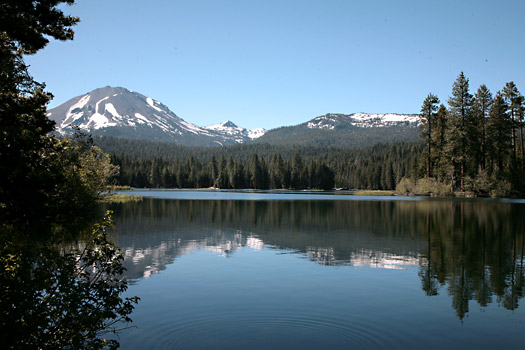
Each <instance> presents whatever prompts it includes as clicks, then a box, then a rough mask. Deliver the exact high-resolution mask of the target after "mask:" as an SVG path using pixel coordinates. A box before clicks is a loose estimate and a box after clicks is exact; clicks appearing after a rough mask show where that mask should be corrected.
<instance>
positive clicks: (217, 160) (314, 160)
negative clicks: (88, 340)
mask: <svg viewBox="0 0 525 350" xmlns="http://www.w3.org/2000/svg"><path fill="white" fill-rule="evenodd" d="M97 144H98V145H99V146H100V147H101V148H102V149H104V151H106V152H108V153H112V160H113V162H114V163H115V164H117V165H118V166H119V167H120V169H121V172H120V175H119V176H118V178H117V182H118V184H119V185H127V186H132V187H165V188H208V187H217V188H224V189H241V188H256V189H307V188H308V189H332V188H349V189H355V188H359V189H376V190H382V189H385V190H387V189H393V188H395V186H396V184H397V183H398V182H399V181H400V180H401V179H402V178H403V177H407V176H410V177H415V176H417V175H418V174H417V171H418V169H417V161H418V157H419V155H420V153H421V150H422V144H420V143H408V144H406V143H400V144H392V145H382V144H378V145H376V146H374V147H369V148H364V149H337V148H316V147H306V148H303V149H300V148H293V147H290V148H284V147H278V146H270V145H265V144H262V145H261V144H252V145H240V146H234V147H225V148H191V147H183V146H176V145H169V144H162V143H152V142H141V141H130V140H119V139H106V138H104V139H97ZM292 152H293V153H292ZM152 154H157V156H154V157H152V156H151V155H152Z"/></svg>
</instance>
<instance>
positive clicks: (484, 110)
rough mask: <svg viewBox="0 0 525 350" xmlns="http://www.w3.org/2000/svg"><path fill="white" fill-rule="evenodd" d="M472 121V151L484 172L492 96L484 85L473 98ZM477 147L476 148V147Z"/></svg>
mask: <svg viewBox="0 0 525 350" xmlns="http://www.w3.org/2000/svg"><path fill="white" fill-rule="evenodd" d="M472 107H473V108H472V113H473V119H474V123H475V125H474V126H475V128H474V133H475V134H474V137H473V140H474V145H473V146H474V149H475V150H476V153H477V163H479V167H480V169H481V170H482V171H484V170H485V166H486V165H485V162H486V153H487V149H486V148H487V146H486V141H487V123H488V120H489V113H490V109H491V107H492V94H491V93H490V90H489V89H488V88H487V86H486V85H484V84H483V85H481V86H480V87H479V89H478V91H477V92H476V95H475V96H474V103H473V106H472ZM476 145H477V147H476Z"/></svg>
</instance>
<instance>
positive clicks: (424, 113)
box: [419, 94, 439, 178]
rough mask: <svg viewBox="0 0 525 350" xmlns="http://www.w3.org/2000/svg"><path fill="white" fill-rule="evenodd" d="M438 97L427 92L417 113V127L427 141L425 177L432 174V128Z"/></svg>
mask: <svg viewBox="0 0 525 350" xmlns="http://www.w3.org/2000/svg"><path fill="white" fill-rule="evenodd" d="M438 104H439V98H438V97H437V96H436V95H433V94H428V96H427V97H426V98H425V100H424V101H423V105H422V106H421V112H420V113H419V121H420V124H419V129H420V130H421V134H420V136H421V137H422V138H423V139H425V142H426V143H427V152H426V160H427V162H426V163H427V178H430V177H431V176H432V143H433V142H432V128H433V127H434V124H435V122H436V111H437V110H438Z"/></svg>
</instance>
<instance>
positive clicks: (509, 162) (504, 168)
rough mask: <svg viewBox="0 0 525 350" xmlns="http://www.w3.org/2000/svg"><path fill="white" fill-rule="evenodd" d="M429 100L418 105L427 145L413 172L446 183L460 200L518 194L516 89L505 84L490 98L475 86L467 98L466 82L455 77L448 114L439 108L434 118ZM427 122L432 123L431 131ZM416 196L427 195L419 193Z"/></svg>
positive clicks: (521, 159)
mask: <svg viewBox="0 0 525 350" xmlns="http://www.w3.org/2000/svg"><path fill="white" fill-rule="evenodd" d="M432 96H433V95H429V97H427V99H425V101H424V102H423V108H422V113H423V114H424V116H423V117H422V118H423V121H424V123H423V124H422V128H423V129H422V131H423V132H422V134H421V137H423V138H424V139H425V140H426V142H427V152H425V153H424V156H423V157H421V158H420V159H419V163H420V164H419V169H421V168H423V167H426V169H427V177H429V176H435V177H436V178H437V180H438V183H440V182H444V181H447V182H449V183H450V186H451V188H452V190H455V189H459V192H456V194H458V195H461V196H465V195H478V196H488V195H491V196H511V195H512V196H515V195H523V193H524V192H525V177H524V176H523V174H525V156H524V154H523V122H522V120H523V114H524V113H525V112H524V111H525V106H524V103H525V102H524V98H523V96H522V95H521V94H520V93H519V91H518V89H517V88H516V85H515V84H514V83H513V82H510V83H507V84H506V85H505V88H504V89H503V92H498V93H497V94H496V96H495V97H494V98H493V97H492V94H491V93H490V91H489V90H488V89H487V87H486V86H485V85H481V86H480V88H479V89H478V91H477V93H476V95H475V96H472V95H471V94H470V93H469V80H468V79H467V78H466V77H465V76H464V74H463V73H461V74H460V75H459V76H458V78H457V79H456V81H455V82H454V85H453V88H452V96H451V97H450V98H449V109H448V110H447V109H446V107H445V106H443V105H441V106H440V108H439V110H438V111H437V113H436V115H435V118H434V119H431V117H432V116H433V114H432V111H433V110H434V109H433V108H432V104H431V103H430V102H431V101H430V100H429V99H430V97H432ZM428 120H433V121H434V124H433V125H434V128H433V130H431V129H430V124H429V121H428ZM518 128H519V130H520V140H519V141H518V138H517V135H516V130H517V129H518ZM431 147H433V150H432V151H431ZM518 150H519V151H520V152H519V154H518ZM416 177H420V176H419V175H418V176H416ZM407 185H408V184H407V183H403V184H402V186H401V187H400V191H401V192H403V193H405V192H406V193H414V192H417V190H416V191H415V190H414V189H408V188H407ZM421 192H422V193H426V192H428V191H427V190H426V189H425V188H423V189H422V190H421ZM439 192H440V191H437V192H433V193H439Z"/></svg>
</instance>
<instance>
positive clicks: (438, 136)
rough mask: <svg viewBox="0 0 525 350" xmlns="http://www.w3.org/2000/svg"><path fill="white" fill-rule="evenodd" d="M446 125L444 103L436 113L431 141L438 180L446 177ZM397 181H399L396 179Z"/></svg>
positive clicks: (446, 112)
mask: <svg viewBox="0 0 525 350" xmlns="http://www.w3.org/2000/svg"><path fill="white" fill-rule="evenodd" d="M447 125H448V111H447V108H446V107H445V105H443V104H441V105H440V106H439V109H438V111H437V113H436V121H435V123H434V128H433V130H432V142H433V144H434V149H433V154H432V159H433V160H434V164H435V166H434V168H435V173H436V175H437V178H438V180H439V181H443V180H444V179H445V177H446V171H447V169H446V166H447V162H446V156H445V151H444V149H445V145H446V135H447ZM398 182H399V181H398Z"/></svg>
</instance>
